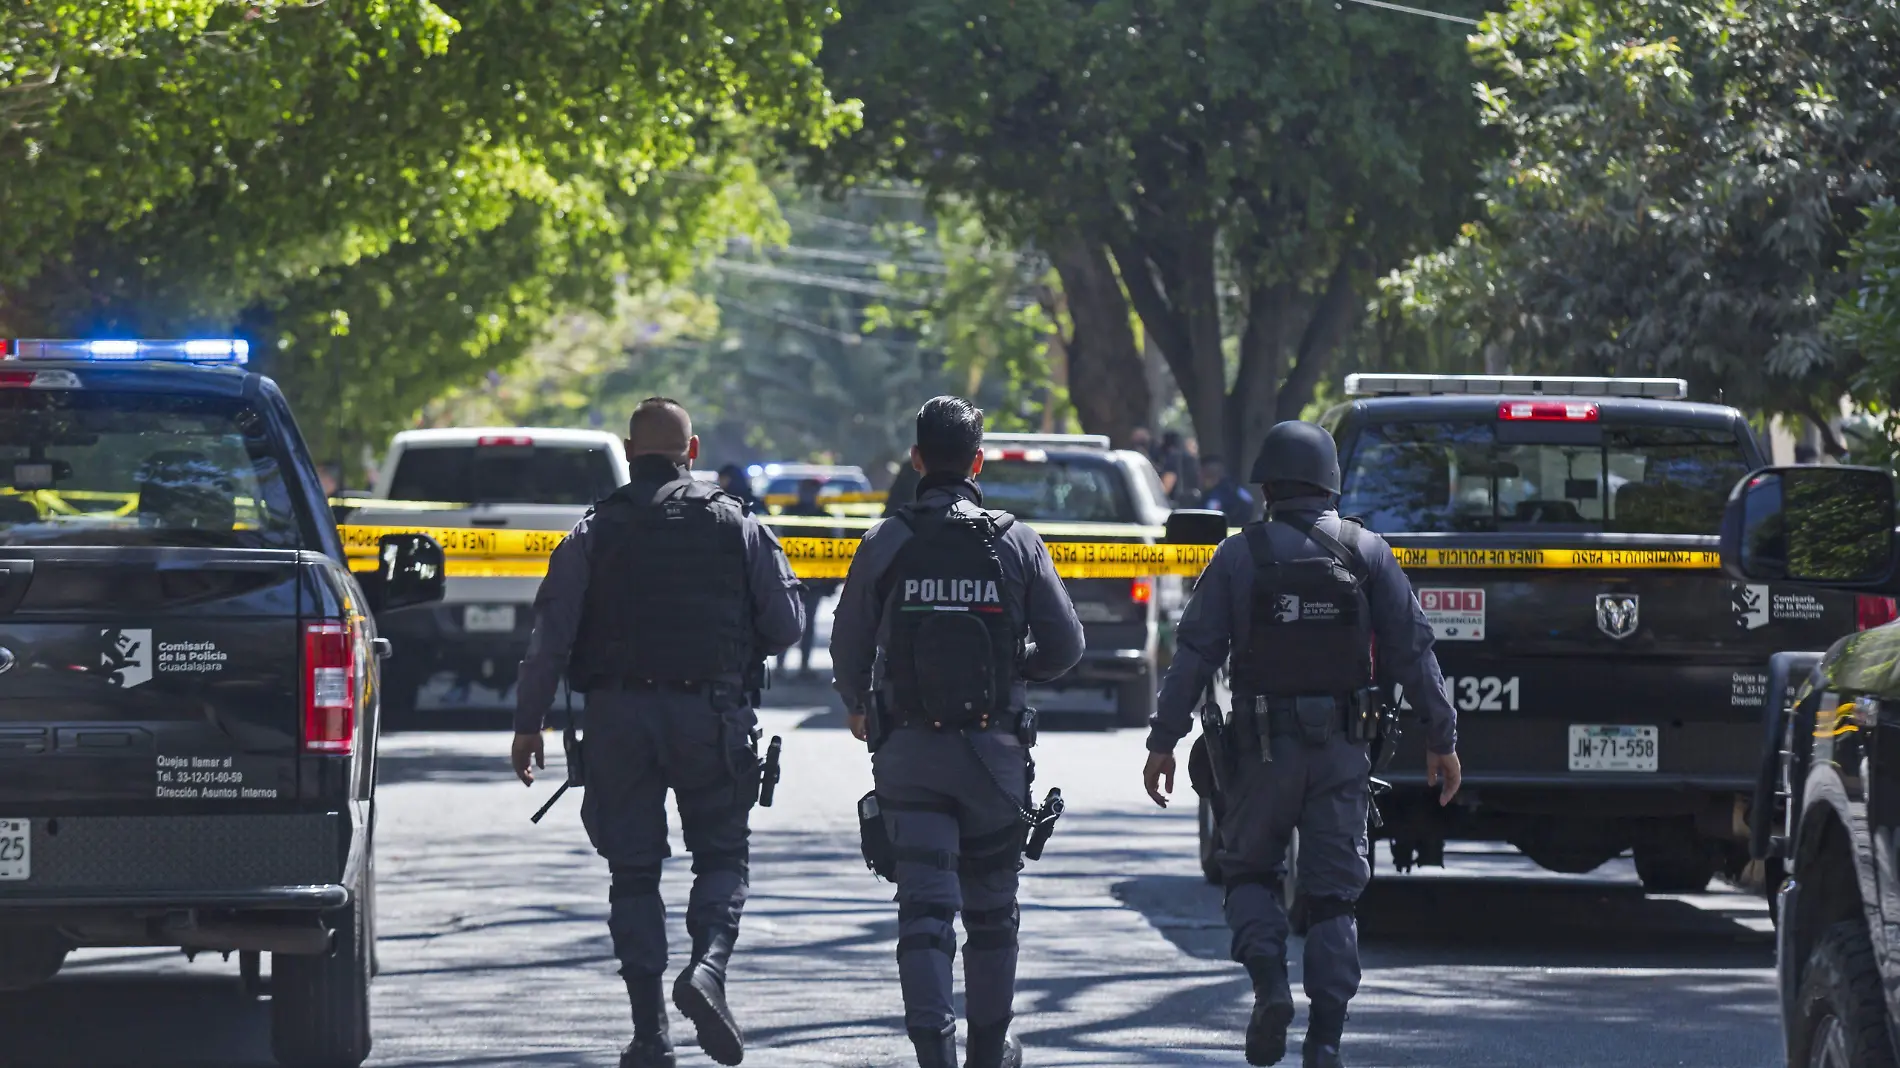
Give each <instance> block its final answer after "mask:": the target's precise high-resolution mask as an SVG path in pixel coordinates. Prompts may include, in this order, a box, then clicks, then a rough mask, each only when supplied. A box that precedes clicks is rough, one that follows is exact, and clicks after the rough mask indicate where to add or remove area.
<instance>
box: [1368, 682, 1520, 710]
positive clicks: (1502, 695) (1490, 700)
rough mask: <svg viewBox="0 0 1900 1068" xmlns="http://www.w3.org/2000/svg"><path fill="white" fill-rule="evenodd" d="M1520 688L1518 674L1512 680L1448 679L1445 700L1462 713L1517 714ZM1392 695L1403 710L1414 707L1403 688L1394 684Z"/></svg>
mask: <svg viewBox="0 0 1900 1068" xmlns="http://www.w3.org/2000/svg"><path fill="white" fill-rule="evenodd" d="M1518 689H1519V688H1518V679H1517V676H1516V675H1512V676H1510V677H1509V678H1503V677H1500V676H1497V675H1457V676H1453V675H1447V676H1445V697H1446V699H1448V700H1449V701H1451V703H1452V705H1453V706H1454V707H1456V708H1457V709H1458V711H1460V712H1516V711H1517V710H1518ZM1393 695H1394V696H1396V697H1397V698H1398V699H1399V707H1400V708H1403V709H1408V710H1409V709H1410V708H1411V707H1412V703H1411V702H1410V701H1408V700H1407V699H1406V697H1405V687H1404V686H1401V685H1397V684H1394V686H1393Z"/></svg>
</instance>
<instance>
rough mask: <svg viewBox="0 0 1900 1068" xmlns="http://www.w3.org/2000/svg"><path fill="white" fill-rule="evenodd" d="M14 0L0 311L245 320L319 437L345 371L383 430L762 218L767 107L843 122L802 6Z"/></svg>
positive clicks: (2, 25) (1, 320) (2, 133)
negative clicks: (573, 310)
mask: <svg viewBox="0 0 1900 1068" xmlns="http://www.w3.org/2000/svg"><path fill="white" fill-rule="evenodd" d="M22 8H24V10H25V12H26V13H27V14H28V15H32V14H33V13H34V12H35V11H36V10H51V11H55V12H61V13H69V12H72V13H76V14H61V15H59V16H58V17H56V18H55V19H54V20H52V21H45V20H44V19H43V20H42V22H39V23H33V22H29V21H28V20H27V19H26V18H23V17H22V16H21V15H20V13H19V12H20V9H22ZM7 10H8V11H9V12H10V14H7V15H0V40H21V41H27V42H29V43H30V44H31V47H27V48H23V49H21V51H20V52H19V53H17V54H18V55H22V56H25V57H27V58H26V62H24V63H20V64H16V65H15V66H14V67H12V68H6V69H0V75H4V77H6V78H8V79H10V81H8V82H4V83H0V90H4V89H5V88H7V87H8V86H12V85H17V86H21V87H30V86H34V85H38V84H42V83H45V82H46V81H47V72H48V71H52V70H57V71H59V72H60V76H59V79H58V80H57V85H58V91H57V92H56V93H55V94H53V95H51V96H46V95H45V94H44V92H42V94H41V97H40V98H36V104H35V107H36V108H37V109H38V110H37V111H34V112H32V113H31V115H30V117H29V119H27V120H23V119H20V118H18V117H17V113H16V118H15V119H14V120H13V121H12V122H11V124H10V125H5V124H0V248H6V249H8V255H7V256H5V257H0V330H4V331H5V332H10V333H14V334H27V335H33V334H68V333H79V332H94V331H120V332H140V333H151V334H164V333H176V332H184V331H196V330H212V329H219V330H221V329H228V328H230V327H231V326H232V325H233V324H242V325H243V327H244V328H245V329H247V330H248V331H250V332H251V333H252V336H253V337H254V338H255V339H256V340H257V341H258V342H260V345H259V348H261V349H264V350H267V351H269V352H270V354H271V355H270V357H269V358H268V359H267V360H266V361H265V364H266V367H267V369H269V370H271V371H272V372H273V373H276V374H278V375H280V376H281V377H282V378H283V379H285V380H286V382H287V383H288V384H290V385H292V386H293V387H295V388H294V389H293V396H296V397H298V398H299V399H300V400H303V399H306V398H307V399H309V400H311V401H316V402H317V403H318V404H320V405H322V406H323V407H318V406H317V405H316V404H310V403H305V404H303V405H302V407H303V409H304V411H305V413H306V422H307V423H309V424H311V426H312V427H313V428H314V429H318V431H319V432H318V433H316V434H314V435H313V436H314V437H317V438H319V439H324V438H326V436H327V434H328V428H329V427H330V426H331V425H332V416H333V415H334V414H335V413H334V412H332V411H331V410H329V408H328V406H329V405H330V404H331V403H332V402H333V401H335V400H337V399H338V398H339V389H340V395H341V399H342V400H343V401H344V402H345V405H346V410H345V413H344V423H345V425H344V427H343V431H344V432H345V433H346V434H349V435H351V436H359V437H360V436H363V435H372V436H373V435H380V434H381V433H384V432H386V431H387V429H388V428H389V427H390V425H392V424H393V423H397V422H401V421H403V420H405V419H406V418H407V416H408V414H409V413H411V412H413V411H414V410H415V409H416V408H417V407H418V406H419V405H420V404H421V403H422V402H423V401H424V400H426V399H427V398H429V397H430V396H433V395H435V394H436V393H437V392H439V391H440V390H441V388H442V387H443V386H444V385H446V384H449V383H452V382H454V381H457V380H466V379H468V378H470V377H473V376H476V375H479V374H480V373H481V372H482V371H484V370H486V369H487V368H488V367H491V366H493V365H494V364H495V363H497V362H500V361H501V360H503V359H504V358H507V357H512V356H514V355H515V354H517V353H518V352H519V351H520V349H521V347H523V346H524V345H525V344H526V343H527V341H528V340H529V339H530V338H531V337H532V336H534V334H535V333H536V331H537V330H538V329H539V327H540V325H541V324H542V323H543V322H544V321H545V320H546V319H547V317H548V316H549V315H550V314H552V313H553V312H554V310H555V309H557V308H560V307H564V306H568V305H575V304H578V305H582V306H593V307H597V308H604V307H608V306H610V305H611V302H612V301H613V300H614V299H615V295H616V294H618V293H620V292H622V291H624V290H625V289H627V288H628V287H629V286H633V287H635V288H638V286H639V285H641V284H644V283H643V281H642V280H645V279H661V278H669V277H677V276H679V275H680V274H681V273H682V272H683V271H685V270H686V269H688V268H690V266H691V264H692V262H693V255H694V250H695V249H696V248H697V247H698V246H699V245H700V244H701V243H702V242H704V241H705V240H706V239H707V238H709V237H712V236H723V235H724V234H725V232H726V231H727V230H728V229H730V228H732V227H735V226H737V227H747V226H752V227H757V226H759V225H761V224H762V223H763V222H765V221H767V220H769V217H770V215H769V211H770V200H769V198H767V197H765V196H764V195H763V193H762V191H761V190H760V189H759V187H758V185H757V183H756V181H755V180H753V174H752V170H751V166H750V164H749V163H748V162H747V156H748V153H749V152H750V150H752V149H755V148H757V147H758V145H757V144H755V143H754V142H753V141H752V140H751V139H752V137H753V136H754V133H755V131H757V130H760V129H769V130H773V131H775V132H777V133H779V134H781V135H782V136H784V137H785V138H787V139H788V140H789V141H791V142H794V143H796V142H801V141H807V142H808V141H822V140H823V139H824V138H825V137H826V136H828V134H829V132H830V131H831V130H832V129H833V128H834V127H835V126H836V124H837V123H838V122H840V121H841V120H843V119H844V118H846V115H845V114H844V112H843V111H842V110H841V109H839V108H837V107H835V106H834V105H833V104H832V102H831V100H830V98H829V97H828V96H827V95H826V93H825V91H824V89H823V88H822V85H821V83H820V79H819V74H818V71H817V69H816V67H815V66H814V64H813V62H812V57H813V56H814V55H815V53H816V50H817V47H818V43H819V35H820V32H821V29H822V27H823V25H824V23H825V22H826V21H827V19H829V18H830V10H829V9H828V8H826V7H825V6H824V5H823V4H822V3H817V2H809V0H789V2H783V0H711V2H703V0H658V2H650V3H631V2H624V3H610V4H601V3H598V2H583V0H547V2H542V3H537V4H531V5H530V4H521V3H517V2H513V0H459V2H451V0H442V2H440V3H431V2H429V0H329V2H327V3H324V4H294V3H279V4H273V3H255V2H244V3H232V2H223V0H170V2H166V0H140V2H138V3H134V4H100V3H88V2H86V0H71V2H70V3H67V4H48V5H38V4H34V5H9V6H8V9H7ZM115 11H116V12H119V13H121V14H123V15H125V18H124V20H122V21H121V22H117V23H115V22H113V21H112V18H111V17H110V16H111V15H112V14H113V13H114V12H115ZM60 19H66V20H67V21H65V22H62V21H59V20H60ZM86 19H90V20H91V22H85V21H84V20H86ZM75 20H77V21H75ZM81 24H83V25H89V26H93V27H95V28H94V29H93V30H91V31H89V32H92V33H93V34H94V36H95V38H96V39H97V41H99V42H102V44H101V46H100V47H98V48H96V49H95V48H88V47H77V48H75V47H73V46H71V44H70V41H69V40H68V39H67V34H68V31H69V30H70V29H71V27H72V26H73V25H81ZM28 95H31V94H30V93H29V94H28ZM326 386H327V387H328V388H326ZM319 413H320V416H319ZM312 416H319V417H315V418H312ZM327 444H328V443H326V445H327Z"/></svg>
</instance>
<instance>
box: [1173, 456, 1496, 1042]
mask: <svg viewBox="0 0 1900 1068" xmlns="http://www.w3.org/2000/svg"><path fill="white" fill-rule="evenodd" d="M1253 481H1255V482H1258V483H1260V484H1261V486H1262V488H1263V489H1264V491H1265V494H1266V499H1267V517H1266V519H1265V520H1264V521H1262V522H1259V523H1254V524H1251V525H1249V526H1248V527H1246V528H1245V530H1244V531H1243V532H1242V533H1240V534H1237V535H1234V536H1232V537H1230V538H1228V539H1227V540H1226V541H1225V542H1223V543H1222V544H1221V546H1220V548H1219V549H1218V550H1217V551H1216V552H1215V554H1214V558H1213V560H1212V561H1210V562H1209V564H1208V566H1207V570H1206V571H1205V572H1204V573H1203V574H1202V576H1201V579H1200V581H1199V583H1198V584H1197V585H1196V587H1195V590H1194V595H1193V597H1192V599H1191V600H1190V601H1189V602H1188V606H1187V608H1186V609H1185V611H1184V612H1183V614H1182V619H1181V622H1180V624H1179V626H1178V627H1177V629H1176V631H1175V643H1176V651H1175V655H1174V661H1173V663H1172V664H1170V665H1169V667H1168V672H1167V675H1166V677H1165V678H1164V679H1163V681H1162V685H1161V696H1160V700H1159V704H1158V706H1157V709H1156V712H1155V717H1154V722H1153V725H1152V728H1151V729H1150V731H1149V734H1148V754H1149V755H1148V763H1147V767H1146V768H1145V769H1144V771H1143V782H1144V785H1145V786H1146V788H1147V790H1148V794H1149V796H1150V797H1152V798H1154V801H1155V803H1156V804H1158V805H1163V806H1165V805H1166V804H1167V803H1168V801H1167V796H1166V795H1167V794H1168V793H1171V792H1172V791H1173V789H1174V775H1175V759H1174V755H1173V754H1174V748H1175V745H1176V743H1178V742H1179V741H1180V740H1181V738H1182V737H1183V736H1184V735H1186V734H1187V732H1188V727H1189V717H1190V715H1191V714H1192V712H1193V711H1194V707H1195V705H1196V703H1197V702H1198V701H1199V700H1200V698H1201V696H1202V694H1203V693H1204V692H1205V691H1206V689H1207V686H1208V684H1209V683H1210V682H1211V681H1212V679H1213V676H1214V673H1215V672H1216V671H1217V670H1218V669H1219V668H1220V667H1221V665H1222V664H1223V663H1226V662H1228V661H1229V656H1230V654H1231V657H1232V660H1231V667H1230V676H1231V679H1232V688H1233V704H1234V708H1233V712H1232V714H1231V716H1230V717H1229V719H1228V721H1227V723H1226V725H1225V727H1224V728H1223V729H1218V735H1219V738H1218V741H1219V744H1209V745H1208V746H1207V751H1208V753H1209V755H1210V756H1211V757H1213V759H1214V761H1216V762H1218V763H1219V764H1220V765H1221V766H1220V767H1219V768H1218V769H1217V770H1216V771H1215V773H1214V777H1215V779H1217V780H1218V781H1219V782H1220V788H1219V796H1218V799H1217V802H1216V809H1217V812H1218V813H1219V841H1220V851H1219V854H1218V861H1219V865H1220V869H1221V874H1222V877H1223V882H1224V883H1225V885H1226V890H1227V894H1226V913H1227V922H1228V926H1229V927H1231V928H1232V930H1233V943H1232V951H1233V957H1234V960H1235V961H1237V962H1239V963H1241V964H1243V965H1245V966H1246V968H1247V972H1248V975H1249V976H1250V978H1251V979H1252V980H1253V987H1254V1008H1253V1016H1252V1019H1251V1020H1250V1021H1249V1023H1248V1025H1247V1063H1249V1064H1256V1065H1267V1064H1275V1063H1278V1062H1279V1060H1280V1059H1281V1058H1282V1057H1284V1056H1285V1055H1286V1042H1287V1027H1288V1025H1289V1024H1290V1023H1291V1022H1292V1019H1293V994H1292V991H1291V989H1290V987H1289V984H1288V981H1287V963H1286V943H1287V936H1288V933H1289V929H1290V926H1291V925H1290V921H1289V919H1288V906H1289V905H1291V902H1284V901H1281V900H1280V894H1281V887H1282V880H1283V878H1284V876H1285V871H1286V852H1287V847H1288V843H1289V841H1290V840H1291V838H1292V835H1293V834H1294V832H1295V831H1297V832H1298V833H1299V843H1300V844H1299V881H1300V890H1301V896H1302V898H1303V899H1304V901H1305V905H1306V909H1305V910H1304V911H1305V922H1306V924H1307V929H1306V931H1305V935H1306V953H1305V963H1304V969H1303V978H1304V981H1305V986H1306V995H1307V998H1308V1000H1309V1002H1310V1014H1309V1019H1308V1026H1307V1032H1306V1042H1305V1047H1304V1055H1303V1060H1304V1064H1305V1066H1306V1068H1315V1066H1318V1068H1334V1066H1338V1065H1340V1064H1341V1063H1342V1061H1341V1059H1340V1052H1339V1047H1340V1039H1341V1035H1342V1033H1343V1032H1344V1029H1345V1023H1346V1006H1347V1003H1348V1002H1350V1001H1351V1000H1352V997H1353V995H1354V994H1355V993H1357V992H1358V989H1359V935H1358V927H1357V925H1356V923H1355V921H1354V918H1353V908H1354V905H1355V903H1356V902H1357V901H1358V898H1359V894H1360V892H1361V891H1363V890H1364V889H1365V887H1366V883H1367V882H1368V881H1369V880H1370V879H1371V877H1372V871H1371V867H1370V865H1369V864H1368V860H1367V836H1366V830H1367V828H1366V818H1367V802H1368V797H1369V788H1368V782H1367V780H1368V778H1369V776H1370V774H1371V765H1370V757H1369V755H1368V742H1369V741H1370V740H1371V739H1370V738H1369V737H1368V736H1369V735H1376V733H1377V728H1376V724H1377V723H1378V716H1377V712H1376V706H1375V704H1374V701H1373V693H1372V687H1373V685H1374V678H1373V654H1374V650H1375V648H1376V651H1377V656H1378V669H1379V674H1380V676H1381V677H1382V678H1388V679H1391V680H1394V681H1397V682H1399V683H1400V684H1402V685H1403V686H1404V687H1405V692H1406V694H1408V695H1410V698H1411V702H1412V704H1413V705H1414V706H1415V708H1416V709H1417V712H1418V714H1419V716H1420V718H1421V719H1422V720H1423V722H1424V727H1425V731H1426V749H1427V751H1428V753H1427V756H1426V772H1427V777H1428V779H1429V781H1430V782H1432V783H1433V784H1434V785H1436V786H1438V787H1439V803H1440V804H1449V803H1450V802H1451V799H1452V797H1453V795H1455V794H1456V793H1457V792H1458V783H1459V777H1460V770H1459V765H1458V757H1457V755H1456V747H1457V715H1456V713H1455V712H1454V711H1453V710H1452V707H1451V704H1450V702H1449V701H1448V700H1447V699H1446V697H1445V692H1444V680H1443V677H1442V675H1441V674H1440V672H1439V668H1438V661H1437V658H1436V657H1435V656H1434V655H1433V653H1432V628H1431V624H1430V623H1429V622H1427V620H1426V618H1425V614H1424V611H1423V610H1422V609H1421V608H1420V607H1419V604H1418V600H1417V598H1416V597H1414V596H1413V593H1412V586H1411V583H1410V582H1409V581H1407V579H1406V577H1405V572H1404V571H1402V570H1400V568H1399V564H1398V561H1397V560H1396V559H1395V558H1394V557H1393V555H1392V550H1391V548H1390V547H1389V546H1388V545H1387V544H1386V543H1385V541H1384V539H1382V538H1380V537H1379V536H1378V535H1376V534H1373V533H1371V532H1370V531H1367V530H1364V529H1363V528H1361V527H1360V525H1359V524H1358V523H1357V522H1356V521H1353V520H1350V519H1342V518H1340V516H1339V513H1338V512H1337V511H1336V510H1335V509H1334V500H1335V498H1336V497H1337V496H1338V494H1339V492H1340V477H1339V453H1338V451H1337V449H1336V447H1335V446H1334V444H1333V439H1332V435H1330V434H1328V433H1326V431H1324V430H1322V429H1321V428H1319V427H1317V426H1314V425H1313V424H1311V423H1303V422H1284V423H1280V424H1278V425H1277V426H1275V427H1274V428H1273V429H1272V430H1270V431H1268V433H1267V437H1266V440H1265V442H1264V443H1262V445H1261V447H1260V457H1259V460H1258V461H1257V462H1256V463H1255V464H1254V469H1253ZM1217 751H1220V752H1221V753H1224V756H1216V755H1215V754H1216V752H1217Z"/></svg>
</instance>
